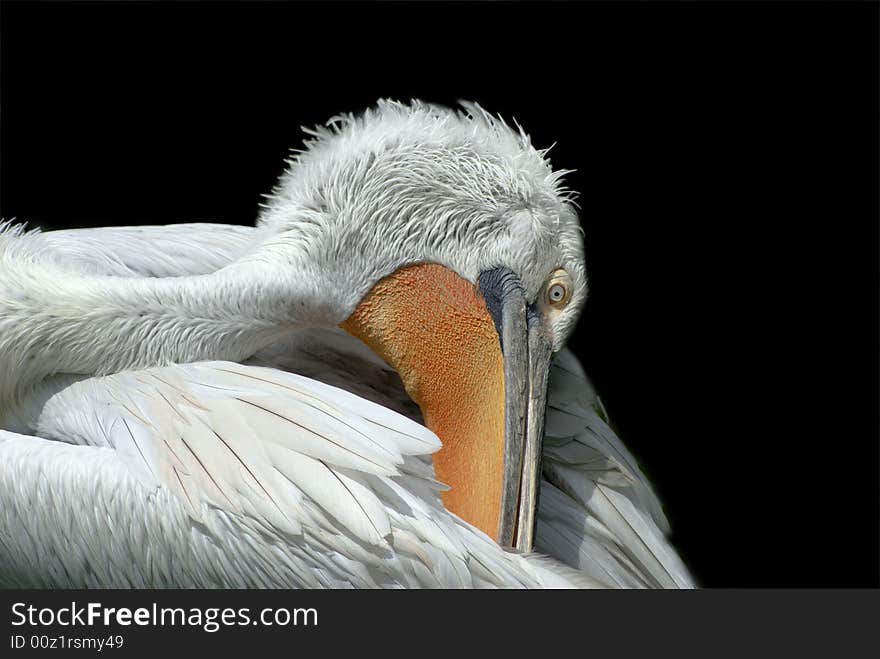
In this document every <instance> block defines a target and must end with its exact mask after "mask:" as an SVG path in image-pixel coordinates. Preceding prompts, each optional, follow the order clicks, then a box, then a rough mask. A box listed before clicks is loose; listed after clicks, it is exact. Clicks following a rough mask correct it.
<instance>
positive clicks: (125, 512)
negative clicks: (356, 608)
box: [0, 362, 597, 588]
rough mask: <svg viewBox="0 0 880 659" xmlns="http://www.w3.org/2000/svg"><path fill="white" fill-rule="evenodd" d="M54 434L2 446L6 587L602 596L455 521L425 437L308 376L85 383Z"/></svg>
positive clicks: (227, 371)
mask: <svg viewBox="0 0 880 659" xmlns="http://www.w3.org/2000/svg"><path fill="white" fill-rule="evenodd" d="M267 410H268V411H267ZM279 412H280V413H279ZM38 433H39V434H40V435H41V437H32V436H26V435H17V434H14V433H10V432H6V431H0V500H2V501H4V507H3V510H2V516H0V544H2V546H3V548H4V557H3V558H2V559H0V583H2V584H4V585H19V586H27V585H40V586H47V585H50V586H66V587H77V586H91V585H100V586H104V587H112V586H117V587H129V586H136V587H141V586H160V587H168V586H173V587H185V586H198V587H215V586H224V587H255V586H275V587H278V586H282V587H291V586H300V587H331V588H341V587H358V588H369V587H445V588H451V587H523V586H525V587H542V586H543V587H546V586H551V587H557V586H559V587H561V586H572V585H578V586H591V587H595V586H596V585H597V584H596V583H595V582H594V581H592V580H589V579H584V578H582V577H580V576H578V575H574V574H569V572H567V571H566V569H565V568H564V567H563V566H561V565H558V564H556V563H555V562H552V561H550V562H547V561H544V560H542V559H540V558H536V557H524V556H517V555H514V554H510V553H507V552H505V551H503V550H502V549H501V548H500V547H498V545H497V544H495V543H494V542H492V540H491V539H490V538H488V537H487V536H485V534H483V533H482V532H480V531H478V530H477V529H474V528H473V527H471V526H470V525H468V524H466V523H465V522H463V521H462V520H460V519H458V518H457V517H455V516H454V515H452V514H450V513H449V512H448V511H446V510H445V509H444V508H443V506H442V503H441V501H440V499H439V496H438V489H439V486H438V485H437V484H436V482H435V481H434V480H433V471H432V470H429V469H428V470H426V461H427V460H429V459H430V458H429V455H430V453H431V452H433V451H435V450H437V449H438V448H439V446H440V444H439V441H438V440H437V438H436V437H435V436H434V435H433V434H432V433H431V432H430V431H428V430H427V429H426V428H425V427H424V426H421V425H420V424H417V423H415V422H413V421H411V420H409V419H407V418H405V417H403V416H400V415H398V414H396V413H395V412H392V411H390V410H387V409H385V408H382V407H380V406H378V405H375V404H373V403H370V402H369V401H365V400H362V399H360V398H358V397H357V396H354V395H352V394H350V393H348V392H344V391H341V390H338V389H335V388H334V387H330V386H328V385H326V384H322V383H319V382H315V381H312V380H309V379H308V378H304V377H301V376H298V375H294V374H292V373H285V372H281V371H273V370H270V369H265V368H259V367H254V366H245V365H240V364H230V363H227V362H211V363H199V364H187V365H179V366H168V367H163V368H152V369H145V370H143V371H131V372H124V373H119V374H115V375H110V376H106V377H101V378H92V379H88V380H83V381H80V382H76V383H74V384H71V385H69V386H67V387H66V388H63V389H62V390H61V391H59V392H58V393H55V394H54V395H52V396H50V397H49V399H48V400H47V401H46V402H45V404H44V405H43V406H42V411H41V413H40V415H39V422H38ZM52 440H61V441H63V442H67V443H66V444H65V443H61V441H52ZM423 475H427V476H428V478H424V477H423ZM84 504H85V505H84ZM554 568H555V569H554Z"/></svg>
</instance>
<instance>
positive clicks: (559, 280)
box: [545, 269, 571, 309]
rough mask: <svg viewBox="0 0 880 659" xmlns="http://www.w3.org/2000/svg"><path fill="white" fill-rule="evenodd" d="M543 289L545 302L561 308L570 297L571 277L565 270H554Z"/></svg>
mask: <svg viewBox="0 0 880 659" xmlns="http://www.w3.org/2000/svg"><path fill="white" fill-rule="evenodd" d="M545 290H546V294H545V295H546V300H547V304H549V305H550V306H551V307H554V308H556V309H561V308H563V307H564V306H565V305H566V304H568V301H569V300H570V299H571V277H569V275H568V273H567V272H566V271H565V270H561V269H560V270H556V271H555V272H554V273H553V274H552V275H550V279H548V280H547V285H546V289H545Z"/></svg>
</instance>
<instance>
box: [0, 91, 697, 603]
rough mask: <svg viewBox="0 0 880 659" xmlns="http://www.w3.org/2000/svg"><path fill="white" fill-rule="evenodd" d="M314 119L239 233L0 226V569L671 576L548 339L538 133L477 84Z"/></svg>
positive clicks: (118, 581) (563, 272) (564, 220)
mask: <svg viewBox="0 0 880 659" xmlns="http://www.w3.org/2000/svg"><path fill="white" fill-rule="evenodd" d="M310 133H311V135H312V137H313V138H312V139H310V141H308V142H307V144H306V147H307V148H306V149H305V150H304V151H302V152H300V153H298V154H297V155H296V156H295V157H294V158H293V159H292V160H290V161H289V163H288V164H289V169H288V170H287V172H286V173H285V174H284V175H283V177H282V179H281V181H280V182H279V184H278V186H277V187H276V188H275V190H274V191H273V193H272V194H271V195H270V196H269V198H268V203H267V204H266V205H265V207H264V209H263V211H262V213H261V217H260V219H259V222H258V225H257V227H256V228H247V227H227V226H216V225H209V224H203V225H199V224H194V225H177V226H167V227H141V228H133V227H129V228H107V229H85V230H69V231H56V232H43V233H40V232H37V231H34V232H25V231H24V230H23V229H21V227H13V226H11V225H9V224H7V225H6V226H5V227H2V228H0V373H2V376H0V427H2V428H3V430H0V511H2V512H0V583H2V585H6V586H39V587H82V586H86V587H94V586H104V587H166V586H172V587H189V586H198V587H330V588H338V587H483V586H489V587H493V586H497V587H562V586H585V587H689V586H692V581H691V579H690V577H689V575H688V573H687V570H686V569H685V567H684V566H683V565H682V563H681V561H680V560H679V558H678V557H677V555H676V553H675V551H674V550H673V548H672V547H671V546H670V544H669V543H668V541H667V538H666V532H667V524H666V520H665V518H664V516H663V512H662V511H661V509H660V505H659V503H658V501H657V499H656V497H655V495H654V494H653V492H652V490H651V487H650V485H649V484H648V483H647V481H646V479H645V477H644V476H643V474H642V473H641V471H640V470H639V468H638V466H637V465H636V463H635V460H634V459H633V458H632V456H631V455H630V454H629V453H628V452H627V450H626V449H625V448H624V447H623V445H622V444H621V443H620V441H619V440H618V439H617V437H616V436H615V434H614V432H613V431H612V430H611V429H610V427H609V426H608V424H607V420H606V418H605V414H604V411H603V409H602V406H601V403H600V402H599V399H598V398H597V397H596V395H595V393H594V391H593V389H592V387H591V385H590V383H589V382H588V380H587V379H586V377H585V375H584V373H583V371H582V370H581V368H580V366H579V364H578V363H577V361H576V359H575V358H574V357H573V356H572V355H571V354H570V353H569V352H567V351H566V350H565V349H564V348H563V345H564V343H565V340H566V338H567V336H568V335H569V333H570V332H571V330H572V328H573V327H574V324H575V322H576V320H577V317H578V315H579V312H580V310H581V308H582V306H583V303H584V300H585V299H586V296H587V278H586V272H585V266H584V260H583V250H582V237H581V230H580V227H579V224H578V220H577V217H576V214H575V212H574V211H573V208H572V204H571V203H570V201H569V199H568V196H567V194H566V192H565V190H564V189H563V188H561V184H560V179H561V173H560V172H554V171H553V170H552V169H551V167H550V164H549V162H548V161H547V160H546V158H545V152H542V151H538V150H535V149H534V148H533V147H532V146H531V144H530V141H529V139H528V137H527V136H526V135H525V134H524V133H523V132H522V130H519V131H515V130H512V129H511V128H509V127H508V126H507V125H506V124H505V123H504V122H503V121H501V120H499V119H496V118H493V117H492V116H490V115H488V114H487V113H486V112H485V111H483V110H482V109H481V108H479V107H478V106H475V105H466V106H465V108H464V109H463V110H457V111H454V110H449V109H445V108H439V107H435V106H431V105H426V104H423V103H419V102H414V103H413V104H411V105H404V104H399V103H394V102H380V103H379V104H378V106H377V107H376V108H374V109H371V110H368V111H367V112H366V113H364V114H363V115H361V116H359V117H353V116H346V117H342V118H338V119H336V120H333V121H331V122H330V123H329V124H328V127H326V128H320V129H316V130H315V131H310ZM339 328H341V329H339ZM552 353H556V354H555V357H554V358H553V360H552V366H551V355H552ZM548 369H549V380H550V382H549V393H548V389H547V378H548ZM545 400H546V401H547V402H546V421H545ZM438 438H439V439H438ZM542 439H543V445H542ZM441 440H442V448H441ZM539 493H540V498H538V494H539ZM536 520H537V523H536Z"/></svg>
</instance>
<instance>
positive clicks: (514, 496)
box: [479, 268, 552, 552]
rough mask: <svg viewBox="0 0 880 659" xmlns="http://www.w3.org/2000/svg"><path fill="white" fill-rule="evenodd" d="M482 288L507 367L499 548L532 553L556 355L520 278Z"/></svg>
mask: <svg viewBox="0 0 880 659" xmlns="http://www.w3.org/2000/svg"><path fill="white" fill-rule="evenodd" d="M479 288H480V293H481V294H482V296H483V299H484V300H485V301H486V308H487V310H488V311H489V314H490V315H491V316H492V320H493V321H494V323H495V329H496V330H497V332H498V338H499V341H500V343H501V353H502V357H503V362H504V458H503V459H504V463H503V464H504V467H503V469H504V473H503V481H502V488H501V508H500V514H499V521H498V542H499V544H501V545H504V546H508V547H513V548H515V549H516V550H517V551H520V552H530V551H532V550H533V548H534V538H535V522H536V518H537V506H538V489H539V486H540V478H541V444H542V441H543V438H544V416H545V413H546V405H547V377H548V372H549V368H550V357H551V354H552V350H551V345H550V342H549V340H548V339H547V337H546V335H545V330H544V326H543V323H542V318H541V315H540V312H539V311H538V310H537V309H536V308H535V307H533V306H531V307H530V306H528V305H527V304H526V299H525V294H524V291H523V287H522V284H521V283H520V280H519V279H518V278H517V276H516V275H514V274H513V273H512V272H511V271H510V270H507V269H506V268H495V269H493V270H488V271H485V272H483V273H482V274H481V275H480V278H479Z"/></svg>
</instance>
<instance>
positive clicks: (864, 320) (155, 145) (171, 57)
mask: <svg viewBox="0 0 880 659" xmlns="http://www.w3.org/2000/svg"><path fill="white" fill-rule="evenodd" d="M877 9H878V6H877V4H874V3H867V2H865V3H854V4H836V5H830V4H820V3H806V4H799V3H784V4H765V3H761V4H758V3H754V4H753V3H741V4H727V3H710V4H696V3H682V4H662V5H661V4H634V3H625V4H624V3H621V4H589V5H583V4H575V3H565V4H549V3H544V4H542V5H532V4H516V5H509V4H499V3H488V4H478V5H477V4H467V5H465V4H457V3H456V4H453V3H447V4H428V3H424V4H418V5H402V4H400V5H399V4H393V5H385V4H382V5H380V4H359V5H333V6H327V5H286V4H280V3H278V4H276V3H272V4H251V5H247V6H245V5H239V4H232V3H226V4H222V5H207V4H191V5H177V4H175V5H172V4H168V3H166V4H161V5H159V4H150V3H138V4H127V5H121V4H112V5H111V4H104V3H100V4H93V5H74V4H67V3H65V4H51V5H38V4H35V3H30V4H28V5H24V4H20V3H13V2H4V3H3V4H2V6H0V11H2V15H0V19H2V38H0V48H2V51H0V56H2V65H0V76H2V79H0V104H2V105H0V107H2V115H0V117H2V118H0V142H2V151H0V215H2V217H4V218H7V219H8V218H12V217H15V218H17V219H19V220H28V221H30V222H32V223H34V224H37V225H41V226H44V227H56V228H57V227H68V226H100V225H108V224H147V223H168V222H175V221H194V220H210V221H215V222H232V223H252V222H253V220H254V218H255V216H256V212H257V205H258V203H259V201H260V195H261V194H263V193H265V192H268V190H269V188H270V187H271V185H272V184H273V182H274V179H275V178H276V177H277V175H278V174H279V173H280V172H281V168H282V160H283V158H284V157H285V156H286V154H287V150H288V148H290V147H295V146H298V145H299V143H300V140H301V133H300V131H299V126H300V125H301V124H316V123H319V122H323V121H324V120H326V119H328V118H329V117H330V116H332V115H334V114H337V113H340V112H343V111H357V110H360V109H362V108H364V107H365V106H367V105H369V104H371V103H373V102H374V101H375V100H376V99H377V98H379V97H392V98H399V99H404V100H405V99H409V98H422V99H425V100H430V101H435V102H440V103H446V104H451V103H454V102H455V101H456V100H457V99H474V100H477V101H478V102H480V103H481V104H482V105H484V107H486V108H487V109H489V110H491V111H494V112H500V113H502V114H503V115H504V116H505V117H510V116H515V117H516V119H517V120H519V121H520V123H522V124H523V126H524V127H525V128H526V129H527V131H528V132H529V133H530V134H531V135H532V138H533V142H534V143H535V144H536V145H537V146H541V147H543V146H548V145H550V144H551V143H553V142H557V146H556V147H555V149H554V150H553V152H552V159H553V162H554V164H555V165H556V166H558V167H564V168H574V169H576V170H577V172H576V173H574V174H572V175H571V176H570V177H569V183H570V186H571V187H572V188H573V189H575V190H578V191H580V192H581V193H582V196H581V198H580V200H579V203H580V205H581V206H582V208H583V211H582V221H583V224H584V228H585V230H586V237H587V265H588V269H589V272H590V276H591V298H590V300H589V301H588V303H587V306H586V309H585V312H584V315H583V318H582V320H581V322H580V325H579V328H578V330H577V333H576V335H575V336H574V337H573V339H572V342H571V344H572V347H573V349H574V350H575V351H576V352H577V354H578V355H579V356H580V358H581V360H582V361H583V363H584V365H585V367H586V369H587V371H588V373H590V375H591V376H592V378H593V379H594V381H595V383H596V385H597V388H598V389H599V392H600V393H601V394H602V396H603V398H604V400H605V402H606V405H607V407H608V408H609V412H610V414H611V416H612V419H613V421H614V422H615V424H616V426H617V428H618V429H619V431H620V432H621V434H622V436H623V438H624V441H625V442H626V443H627V445H628V446H629V447H630V448H631V449H632V450H633V451H634V453H635V454H636V455H637V457H638V458H639V459H640V461H641V463H642V464H643V466H644V468H645V470H646V472H647V474H648V475H649V477H650V478H651V479H652V480H653V482H654V483H655V485H656V487H657V489H658V490H659V493H660V495H661V498H662V500H663V501H664V503H665V505H666V507H667V510H668V513H669V516H670V519H671V522H672V524H673V527H674V542H675V544H676V546H677V547H678V548H679V550H680V552H681V554H682V555H683V557H684V559H685V560H686V562H687V563H688V564H689V565H690V566H691V567H692V569H693V572H694V573H695V575H696V577H697V578H698V580H699V581H700V582H701V583H702V584H703V585H705V586H728V587H740V586H875V587H876V586H877V585H878V555H880V550H878V517H880V514H878V498H880V495H878V395H880V394H878V378H877V366H878V285H877V284H878V271H877V253H878V250H877V248H878V209H877V200H878V197H877V177H878V169H877V144H878V132H877V99H878V91H877V90H878V87H877V80H878V71H877V60H878V49H877V25H878V11H877Z"/></svg>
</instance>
